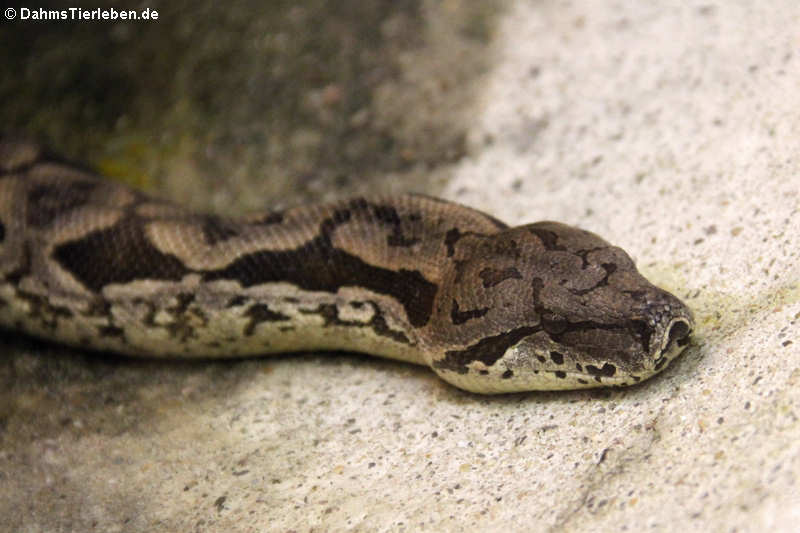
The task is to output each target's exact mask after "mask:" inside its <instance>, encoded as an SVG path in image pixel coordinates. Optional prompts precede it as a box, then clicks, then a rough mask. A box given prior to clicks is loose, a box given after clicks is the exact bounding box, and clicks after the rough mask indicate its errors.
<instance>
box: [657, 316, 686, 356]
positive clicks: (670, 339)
mask: <svg viewBox="0 0 800 533" xmlns="http://www.w3.org/2000/svg"><path fill="white" fill-rule="evenodd" d="M691 333H692V325H691V324H690V323H689V321H688V320H686V319H685V318H676V319H675V320H673V321H672V324H670V326H669V328H668V330H667V337H666V339H667V340H666V343H665V344H664V348H663V349H662V352H668V351H669V350H670V349H671V348H672V346H673V344H674V345H677V346H686V344H687V343H688V342H689V335H690V334H691Z"/></svg>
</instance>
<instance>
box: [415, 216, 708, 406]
mask: <svg viewBox="0 0 800 533" xmlns="http://www.w3.org/2000/svg"><path fill="white" fill-rule="evenodd" d="M459 245H460V246H458V247H457V249H456V250H455V251H454V252H455V253H454V254H453V262H452V265H453V266H452V268H451V272H449V273H448V274H447V275H446V281H445V282H446V283H449V284H450V286H451V287H452V288H453V290H452V291H451V293H450V295H449V297H450V298H452V302H449V301H447V297H444V296H440V297H439V298H438V302H437V306H436V311H437V313H438V316H437V322H438V323H439V324H442V323H444V322H447V327H446V328H442V330H443V331H445V330H446V332H445V333H444V334H443V335H446V336H447V340H448V341H449V345H450V348H448V349H445V350H442V352H440V353H441V355H440V356H439V358H438V359H436V360H434V361H433V362H432V364H431V366H432V367H433V368H434V370H436V372H437V373H438V374H439V375H440V376H441V377H442V378H443V379H445V380H446V381H448V382H450V383H452V384H454V385H456V386H458V387H460V388H463V389H467V390H471V391H474V392H482V393H491V392H511V391H523V390H554V389H579V388H588V387H599V386H609V385H632V384H635V383H638V382H640V381H642V380H644V379H646V378H648V377H650V376H652V375H654V374H656V373H657V372H659V371H661V370H663V369H664V368H665V367H666V366H667V363H668V362H669V361H670V360H672V359H673V358H675V357H676V356H677V355H678V354H679V353H680V352H681V351H682V350H683V348H684V347H685V346H686V345H687V344H688V342H689V335H690V333H691V332H692V329H693V327H694V319H693V317H692V313H691V311H690V310H689V308H688V307H687V306H686V305H685V304H684V303H683V302H681V301H680V300H679V299H678V298H676V297H675V296H673V295H672V294H670V293H669V292H667V291H665V290H663V289H660V288H658V287H656V286H655V285H653V284H652V283H650V282H649V281H647V279H645V278H644V277H643V276H642V275H641V274H640V273H639V272H638V271H637V270H636V267H635V265H634V263H633V260H632V259H631V258H630V256H628V254H627V253H625V251H623V250H622V249H621V248H618V247H615V246H612V245H610V244H609V243H608V242H606V241H605V240H603V239H601V238H600V237H598V236H597V235H595V234H593V233H591V232H588V231H584V230H581V229H578V228H574V227H570V226H567V225H564V224H560V223H556V222H538V223H535V224H529V225H526V226H520V227H516V228H510V229H507V230H504V231H502V232H500V233H497V234H494V235H488V236H474V237H473V238H471V239H465V240H464V242H459ZM439 340H444V339H439ZM454 345H457V346H458V347H457V348H454V347H453V346H454Z"/></svg>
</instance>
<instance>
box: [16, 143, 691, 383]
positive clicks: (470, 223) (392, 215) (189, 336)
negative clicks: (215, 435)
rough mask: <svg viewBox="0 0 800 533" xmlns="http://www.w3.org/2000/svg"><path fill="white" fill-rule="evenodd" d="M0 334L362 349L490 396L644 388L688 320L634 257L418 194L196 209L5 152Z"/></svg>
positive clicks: (80, 342) (257, 349) (181, 353)
mask: <svg viewBox="0 0 800 533" xmlns="http://www.w3.org/2000/svg"><path fill="white" fill-rule="evenodd" d="M0 326H2V327H4V328H6V329H11V330H18V331H22V332H25V333H27V334H30V335H34V336H38V337H42V338H45V339H48V340H52V341H56V342H61V343H65V344H68V345H72V346H77V347H85V348H87V349H91V350H95V351H99V352H101V353H102V352H117V353H121V354H127V355H132V356H146V357H241V356H250V355H253V356H256V355H265V354H271V353H285V352H296V351H312V350H325V351H332V350H348V351H358V352H365V353H369V354H372V355H376V356H382V357H388V358H393V359H398V360H402V361H407V362H411V363H417V364H422V365H427V366H429V367H430V368H431V369H433V370H434V371H435V372H436V373H437V374H438V375H439V376H440V377H441V378H442V379H444V380H445V381H447V382H449V383H451V384H452V385H455V386H456V387H460V388H462V389H465V390H468V391H473V392H478V393H503V392H514V391H527V390H555V389H577V388H588V387H601V386H620V385H631V384H634V383H638V382H640V381H642V380H644V379H646V378H648V377H650V376H652V375H654V374H656V373H657V372H659V371H661V370H663V369H664V368H665V367H666V366H667V365H668V363H669V362H670V361H671V360H672V359H674V358H675V357H676V356H677V355H678V354H679V353H680V352H681V351H682V350H683V349H684V348H685V346H686V345H687V344H688V343H689V339H690V334H691V332H692V329H693V327H694V320H693V317H692V313H691V311H690V310H689V308H688V307H687V306H686V305H685V304H684V303H683V302H681V301H680V300H679V299H678V298H676V297H675V296H673V295H672V294H670V293H668V292H666V291H664V290H662V289H660V288H658V287H656V286H654V285H653V284H651V283H650V282H648V281H647V280H646V279H645V278H644V277H643V276H642V275H641V274H639V272H638V271H637V270H636V267H635V265H634V263H633V261H632V260H631V258H630V257H629V256H628V254H627V253H625V252H624V251H623V250H622V249H620V248H618V247H615V246H612V245H610V244H609V243H607V242H606V241H604V240H603V239H601V238H600V237H598V236H597V235H595V234H593V233H590V232H588V231H585V230H582V229H579V228H575V227H570V226H567V225H564V224H560V223H557V222H547V221H546V222H536V223H533V224H526V225H523V226H518V227H508V226H507V225H506V224H504V223H502V222H500V221H498V220H497V219H495V218H493V217H491V216H489V215H487V214H484V213H481V212H479V211H476V210H474V209H471V208H468V207H465V206H461V205H458V204H454V203H451V202H447V201H444V200H439V199H436V198H430V197H427V196H420V195H396V196H375V197H366V198H355V199H351V200H343V201H339V202H335V203H330V204H316V205H309V206H303V207H296V208H291V209H286V210H284V211H277V212H268V213H255V214H249V215H245V216H242V217H238V218H229V217H222V216H217V215H209V214H198V213H193V212H190V211H188V210H186V209H183V208H181V207H180V206H177V205H175V204H172V203H169V202H166V201H162V200H158V199H154V198H151V197H149V196H147V195H145V194H143V193H141V192H139V191H136V190H133V189H130V188H128V187H126V186H124V185H121V184H118V183H114V182H111V181H108V180H104V179H102V178H101V177H99V176H97V175H95V174H94V173H93V172H92V171H91V170H88V169H84V168H82V167H80V166H78V165H75V164H72V163H69V162H66V161H63V160H61V159H60V158H58V157H55V156H53V155H50V154H49V153H48V152H47V151H45V150H44V149H42V147H41V146H39V145H37V144H35V143H31V142H28V141H25V140H20V139H16V138H9V137H5V138H0Z"/></svg>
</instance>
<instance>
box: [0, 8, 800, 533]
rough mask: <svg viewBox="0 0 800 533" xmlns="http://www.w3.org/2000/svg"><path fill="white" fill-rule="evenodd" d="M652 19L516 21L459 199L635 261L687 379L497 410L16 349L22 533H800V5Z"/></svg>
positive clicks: (11, 476) (311, 369) (461, 175)
mask: <svg viewBox="0 0 800 533" xmlns="http://www.w3.org/2000/svg"><path fill="white" fill-rule="evenodd" d="M458 4H459V2H445V3H443V4H442V5H443V6H445V7H444V9H449V7H447V6H451V7H452V6H453V5H458ZM651 4H652V3H650V4H647V6H646V5H645V3H641V2H639V3H629V4H626V5H607V6H601V5H600V3H597V4H596V5H595V4H594V3H593V4H591V7H590V5H589V4H588V3H587V4H585V5H584V4H581V3H569V2H524V1H517V2H512V3H509V5H508V6H507V9H506V10H505V11H504V12H503V13H502V14H500V15H499V19H498V21H497V25H496V27H495V28H494V30H493V33H492V38H491V42H490V44H487V46H489V47H490V49H491V51H492V54H493V57H492V60H491V62H490V63H491V68H490V69H489V70H488V71H487V72H486V73H484V74H481V75H475V76H473V77H471V78H470V79H471V82H472V83H475V84H478V87H479V88H480V91H476V93H478V96H477V97H476V101H475V102H474V103H473V104H472V105H471V106H470V107H471V111H472V116H471V119H470V122H469V125H468V128H467V130H466V131H467V133H466V135H465V147H466V149H465V155H463V156H460V157H458V158H457V160H456V161H455V162H452V163H448V164H447V173H448V174H449V180H448V181H447V183H446V184H445V185H444V188H443V189H442V190H440V191H439V192H440V194H441V195H443V196H445V197H447V198H449V199H454V200H458V201H461V202H464V203H468V204H470V205H473V206H475V207H478V208H481V209H484V210H486V211H488V212H490V213H492V214H494V215H496V216H498V217H499V218H501V219H504V220H506V221H507V222H511V223H517V222H528V221H534V220H540V219H556V220H561V221H564V222H568V223H572V224H577V225H580V226H582V227H585V228H587V229H590V230H592V231H595V232H597V233H599V234H601V235H603V236H604V237H605V238H607V239H608V240H610V241H611V242H613V243H615V244H618V245H620V246H622V247H624V248H625V249H627V250H628V251H629V252H630V253H631V254H632V256H633V257H634V258H635V259H636V261H637V263H638V265H639V267H640V269H641V270H642V271H643V272H644V273H645V274H646V275H647V276H648V277H650V278H651V279H652V280H653V281H654V282H656V283H658V284H660V285H662V286H663V287H665V288H667V289H669V290H671V291H673V292H675V293H676V294H677V295H679V296H680V297H682V298H684V299H685V301H686V302H687V303H688V304H689V305H690V306H691V307H692V308H693V310H694V312H695V315H696V320H697V331H696V334H695V336H694V340H693V342H692V344H691V345H690V346H689V348H688V349H687V350H686V352H685V353H684V355H683V356H681V358H680V359H678V360H677V361H676V362H675V363H674V364H672V365H671V366H670V367H669V368H668V369H667V370H666V371H664V372H663V373H662V374H661V375H659V376H657V377H655V378H653V379H652V380H649V381H648V382H645V383H643V384H642V385H640V386H637V387H633V388H629V389H624V390H596V391H585V392H567V393H531V394H515V395H508V396H502V397H479V396H475V395H471V394H467V393H463V392H460V391H458V390H455V389H453V388H452V387H449V386H448V385H446V384H445V383H443V382H441V381H439V380H438V379H437V378H436V376H435V375H434V374H433V373H432V372H431V371H430V370H428V369H425V368H421V367H414V366H410V365H403V364H398V363H394V362H391V361H383V360H378V359H373V358H369V357H366V356H356V355H348V354H337V355H333V356H331V355H324V354H308V355H301V356H285V357H284V356H281V357H276V358H271V359H262V360H251V361H240V362H236V361H233V362H211V363H209V362H202V363H180V364H179V363H169V362H160V361H132V360H126V359H113V358H112V359H108V358H105V357H98V356H96V355H91V354H82V353H76V352H75V351H65V350H61V349H59V348H57V347H53V346H48V345H41V344H40V343H37V342H32V341H26V340H15V339H12V338H11V337H8V338H7V340H6V341H5V342H6V343H7V346H3V349H4V350H5V352H6V353H7V355H5V356H3V357H4V359H3V365H2V370H1V371H0V379H2V381H1V383H2V384H3V392H2V396H0V398H2V403H0V409H2V410H1V411H0V531H23V532H40V531H42V532H44V531H48V532H49V531H203V532H222V531H237V532H238V531H297V532H306V531H419V530H427V531H504V530H505V531H523V530H525V531H587V532H588V531H631V532H638V531H719V532H734V531H736V532H745V531H773V532H783V531H786V532H788V531H795V530H796V527H797V524H798V521H799V520H800V486H798V483H799V482H798V480H800V421H799V420H798V414H799V412H800V267H798V251H799V250H800V231H798V229H799V228H800V155H798V154H800V140H798V139H800V96H799V95H800V92H798V90H797V87H798V80H800V48H799V47H800V40H798V39H799V38H798V35H799V34H798V28H800V7H797V5H796V3H795V2H788V1H787V2H772V3H770V4H769V5H768V6H767V5H756V4H755V3H753V4H752V5H751V4H749V3H738V4H736V5H734V4H733V3H724V4H723V3H721V4H718V5H716V4H708V3H682V4H680V5H678V4H676V3H672V2H663V3H662V4H660V5H655V4H653V5H651ZM453 9H456V8H453ZM429 15H430V14H429ZM439 20H440V19H439ZM442 68H446V64H445V65H444V66H443V67H442ZM461 112H463V109H461V110H460V111H459V113H461ZM441 173H442V168H440V167H437V175H441Z"/></svg>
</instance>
